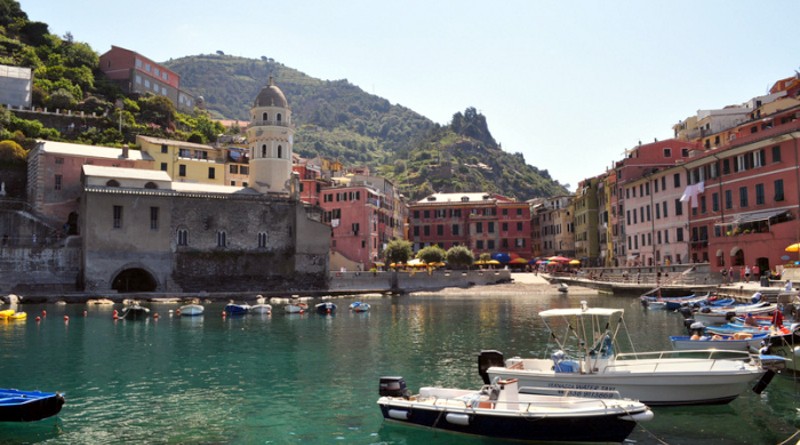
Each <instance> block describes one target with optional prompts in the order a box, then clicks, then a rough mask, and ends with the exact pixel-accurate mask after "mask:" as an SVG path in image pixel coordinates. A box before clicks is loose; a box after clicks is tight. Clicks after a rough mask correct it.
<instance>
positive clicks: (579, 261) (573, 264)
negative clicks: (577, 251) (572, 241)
mask: <svg viewBox="0 0 800 445" xmlns="http://www.w3.org/2000/svg"><path fill="white" fill-rule="evenodd" d="M569 264H570V265H572V266H578V265H580V264H581V260H571V261H570V262H569Z"/></svg>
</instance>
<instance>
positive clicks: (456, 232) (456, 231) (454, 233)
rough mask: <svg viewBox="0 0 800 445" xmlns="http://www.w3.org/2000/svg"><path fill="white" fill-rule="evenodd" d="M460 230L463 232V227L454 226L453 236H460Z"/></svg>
mask: <svg viewBox="0 0 800 445" xmlns="http://www.w3.org/2000/svg"><path fill="white" fill-rule="evenodd" d="M460 230H461V226H459V225H458V224H453V235H458V234H459V233H458V232H459V231H460Z"/></svg>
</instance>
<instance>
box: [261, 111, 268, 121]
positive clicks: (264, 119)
mask: <svg viewBox="0 0 800 445" xmlns="http://www.w3.org/2000/svg"><path fill="white" fill-rule="evenodd" d="M268 117H269V115H268V114H267V113H266V112H264V114H262V115H261V120H262V121H264V122H266V121H268V120H269V119H267V118H268Z"/></svg>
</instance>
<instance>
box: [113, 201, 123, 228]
mask: <svg viewBox="0 0 800 445" xmlns="http://www.w3.org/2000/svg"><path fill="white" fill-rule="evenodd" d="M113 227H114V228H115V229H121V228H122V206H114V225H113Z"/></svg>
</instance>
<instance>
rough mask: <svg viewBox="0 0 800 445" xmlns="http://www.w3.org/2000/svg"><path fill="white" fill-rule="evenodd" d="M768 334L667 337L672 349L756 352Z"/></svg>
mask: <svg viewBox="0 0 800 445" xmlns="http://www.w3.org/2000/svg"><path fill="white" fill-rule="evenodd" d="M768 337H769V334H768V333H766V332H761V333H757V334H750V333H744V332H742V333H735V334H727V335H723V334H712V335H672V336H670V337H669V341H670V343H672V349H674V350H676V351H691V350H699V349H720V350H726V351H758V349H759V348H760V347H761V342H763V341H766V340H767V339H768Z"/></svg>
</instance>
